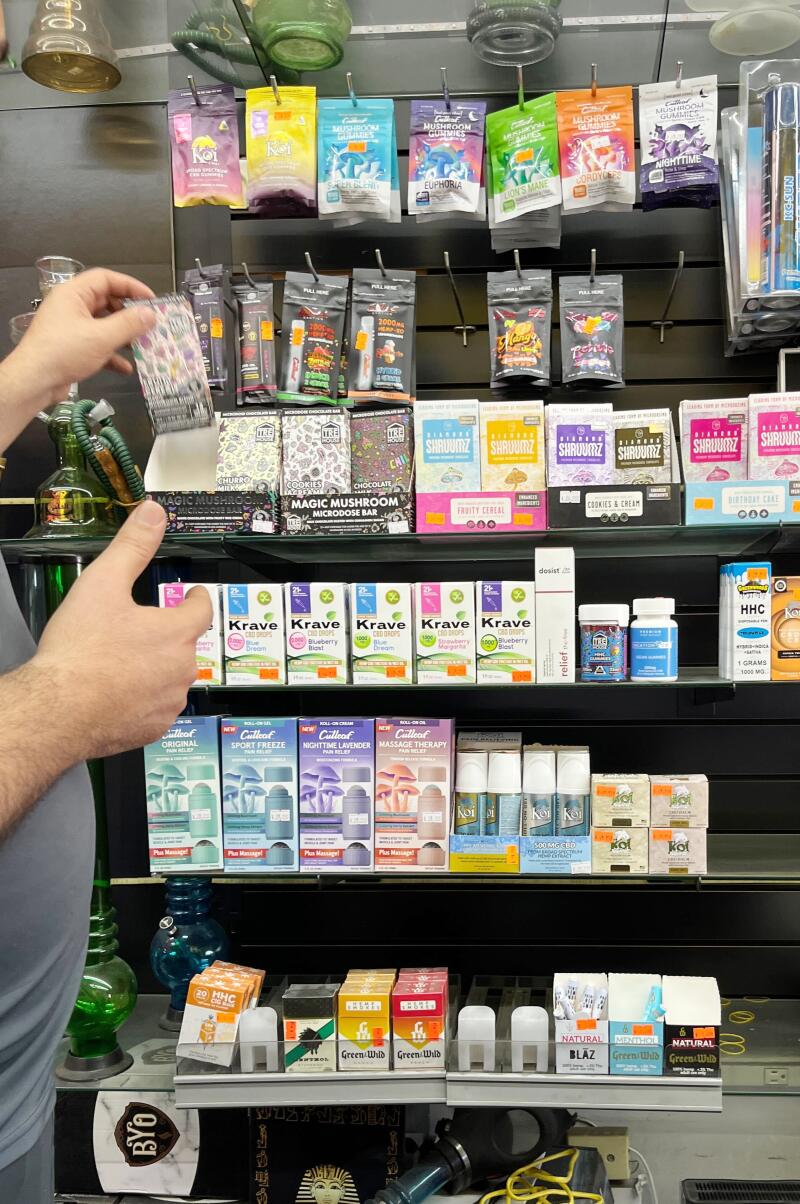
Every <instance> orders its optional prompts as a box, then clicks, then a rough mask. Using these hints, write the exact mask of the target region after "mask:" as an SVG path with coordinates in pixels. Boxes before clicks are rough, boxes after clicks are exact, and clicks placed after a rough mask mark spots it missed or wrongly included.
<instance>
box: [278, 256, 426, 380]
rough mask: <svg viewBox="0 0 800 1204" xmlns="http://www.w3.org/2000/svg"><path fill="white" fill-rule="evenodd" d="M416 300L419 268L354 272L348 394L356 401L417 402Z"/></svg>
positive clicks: (373, 269)
mask: <svg viewBox="0 0 800 1204" xmlns="http://www.w3.org/2000/svg"><path fill="white" fill-rule="evenodd" d="M416 305H417V277H416V273H415V272H403V271H394V270H387V271H386V272H385V273H384V272H382V271H381V270H380V269H379V268H356V269H355V270H354V271H353V300H352V305H351V310H350V357H349V378H350V379H349V387H348V397H350V398H351V399H352V400H354V401H355V402H357V403H358V402H363V401H392V402H398V401H413V399H414V380H415V372H414V354H415V352H414V345H415V338H414V334H415V326H416ZM284 325H285V319H284Z"/></svg>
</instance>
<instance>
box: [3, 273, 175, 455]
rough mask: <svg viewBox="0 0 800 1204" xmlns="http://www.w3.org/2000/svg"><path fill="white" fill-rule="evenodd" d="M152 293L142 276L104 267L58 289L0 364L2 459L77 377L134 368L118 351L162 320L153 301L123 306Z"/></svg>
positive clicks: (59, 398) (67, 389)
mask: <svg viewBox="0 0 800 1204" xmlns="http://www.w3.org/2000/svg"><path fill="white" fill-rule="evenodd" d="M152 296H153V293H152V290H151V289H149V288H148V287H147V285H146V284H142V282H141V281H140V280H134V278H133V277H132V276H123V275H122V274H121V273H119V272H109V271H106V270H105V268H93V269H91V270H90V271H88V272H81V274H80V275H79V276H76V277H75V279H74V280H69V281H67V282H65V283H64V284H59V285H58V286H57V287H56V288H54V289H53V290H52V292H51V293H50V294H49V295H48V297H47V298H46V299H45V301H44V302H43V303H42V305H41V306H40V307H39V310H38V312H37V314H36V317H35V318H34V320H33V322H31V325H30V328H29V329H28V331H27V333H26V334H25V337H24V338H23V339H22V342H21V343H20V344H19V346H18V347H16V348H15V349H14V350H13V351H12V352H11V354H10V355H9V356H8V358H7V359H5V360H3V361H2V363H0V456H1V455H2V454H3V452H4V451H5V450H6V448H7V447H8V446H9V444H10V443H12V442H13V440H14V439H16V437H17V435H18V434H19V433H20V431H22V430H24V429H25V427H26V426H27V425H28V423H29V422H30V421H31V419H32V418H34V417H35V415H36V413H37V412H38V411H39V410H41V409H43V408H46V407H47V406H50V405H54V404H55V402H57V401H63V400H64V398H65V397H66V396H67V393H68V391H69V386H70V385H71V384H72V383H73V382H74V381H81V380H85V379H86V377H87V376H92V375H93V374H94V373H95V372H99V371H100V369H101V368H105V367H109V368H113V369H114V370H115V371H117V372H123V373H126V372H131V371H132V367H131V365H130V364H129V363H128V361H127V360H126V359H123V357H122V356H121V355H118V354H117V352H118V351H119V349H120V348H121V347H124V346H126V345H127V344H128V343H130V342H131V341H132V340H133V339H135V338H138V336H139V335H142V334H145V333H146V332H147V331H148V330H150V329H151V328H152V326H153V324H154V322H155V321H156V319H155V316H154V315H153V314H152V313H151V311H150V310H149V308H148V307H147V306H136V307H135V308H131V309H123V308H122V302H123V300H125V299H127V298H130V299H133V300H145V299H146V298H148V297H152ZM104 315H105V316H104Z"/></svg>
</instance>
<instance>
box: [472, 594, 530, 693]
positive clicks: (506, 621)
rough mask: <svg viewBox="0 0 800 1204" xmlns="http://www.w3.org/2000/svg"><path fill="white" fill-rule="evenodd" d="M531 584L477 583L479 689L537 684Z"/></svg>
mask: <svg viewBox="0 0 800 1204" xmlns="http://www.w3.org/2000/svg"><path fill="white" fill-rule="evenodd" d="M534 588H535V587H534V583H533V582H532V581H479V582H478V583H477V585H476V587H475V589H476V596H475V606H476V617H477V624H478V631H477V641H478V643H477V652H478V685H501V686H511V685H524V684H526V683H527V684H530V683H531V682H534V681H536V626H535V615H536V599H535V595H534Z"/></svg>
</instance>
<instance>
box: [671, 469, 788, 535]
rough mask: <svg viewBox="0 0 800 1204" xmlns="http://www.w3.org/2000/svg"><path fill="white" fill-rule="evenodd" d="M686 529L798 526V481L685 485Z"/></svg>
mask: <svg viewBox="0 0 800 1204" xmlns="http://www.w3.org/2000/svg"><path fill="white" fill-rule="evenodd" d="M685 490H686V526H687V527H706V526H719V525H721V524H725V525H731V526H743V525H744V526H746V525H748V524H758V523H762V524H765V523H768V524H772V523H777V522H783V523H797V522H800V480H798V481H727V482H726V481H687V482H686V486H685Z"/></svg>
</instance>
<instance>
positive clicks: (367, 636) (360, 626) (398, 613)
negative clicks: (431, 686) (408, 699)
mask: <svg viewBox="0 0 800 1204" xmlns="http://www.w3.org/2000/svg"><path fill="white" fill-rule="evenodd" d="M350 651H351V656H352V676H353V684H354V685H379V684H385V685H389V686H391V685H409V684H410V683H411V682H413V680H414V612H413V608H412V605H411V586H410V585H408V584H406V583H405V582H402V581H400V582H386V581H378V582H376V581H359V582H356V583H355V584H353V585H351V586H350Z"/></svg>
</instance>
